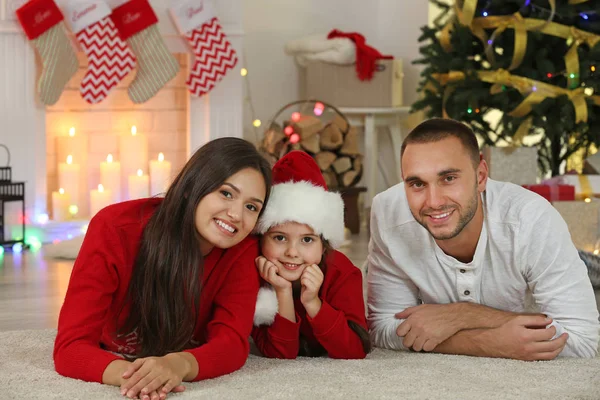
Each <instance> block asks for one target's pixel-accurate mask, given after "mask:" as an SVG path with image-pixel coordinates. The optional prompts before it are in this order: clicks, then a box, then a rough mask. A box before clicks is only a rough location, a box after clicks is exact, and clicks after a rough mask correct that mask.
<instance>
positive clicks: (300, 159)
mask: <svg viewBox="0 0 600 400" xmlns="http://www.w3.org/2000/svg"><path fill="white" fill-rule="evenodd" d="M273 185H274V186H273V188H272V190H271V196H270V199H269V205H268V206H267V207H266V209H265V210H264V213H263V215H262V216H261V218H260V219H259V222H258V224H257V227H256V230H257V231H258V233H260V234H262V235H263V236H262V239H261V250H262V256H260V257H258V258H257V259H256V266H257V268H258V271H259V273H260V276H261V277H262V279H263V280H264V281H265V282H266V283H267V285H265V287H262V288H261V289H260V292H259V295H258V300H257V304H256V312H255V316H254V325H255V326H254V328H253V330H252V338H253V339H254V342H255V344H256V346H257V347H258V349H259V350H260V352H261V353H262V354H263V355H265V356H267V357H274V358H296V357H297V356H320V355H324V354H327V355H329V357H331V358H347V359H350V358H364V357H365V356H366V354H367V353H369V352H370V350H371V342H370V340H369V335H368V331H367V323H366V319H365V305H364V300H363V285H362V274H361V271H360V270H359V269H358V268H356V267H355V266H354V265H353V264H352V262H351V261H350V260H349V259H348V258H347V257H346V256H344V255H343V254H342V253H340V252H339V251H337V250H335V248H337V247H338V246H339V245H340V244H341V243H342V241H343V240H344V202H343V201H342V197H341V196H340V194H339V193H333V192H329V191H328V190H327V185H326V183H325V180H324V179H323V175H322V174H321V171H320V169H319V167H318V165H317V164H316V162H315V161H314V160H313V158H312V157H311V156H309V155H308V154H307V153H304V152H302V151H292V152H290V153H288V154H287V155H285V156H284V157H283V158H281V159H280V160H279V161H278V162H277V163H276V164H275V165H274V167H273Z"/></svg>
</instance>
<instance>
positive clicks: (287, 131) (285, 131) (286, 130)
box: [283, 125, 294, 136]
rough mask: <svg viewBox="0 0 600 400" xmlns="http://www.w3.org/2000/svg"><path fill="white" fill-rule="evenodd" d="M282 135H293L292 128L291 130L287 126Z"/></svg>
mask: <svg viewBox="0 0 600 400" xmlns="http://www.w3.org/2000/svg"><path fill="white" fill-rule="evenodd" d="M283 133H285V134H286V135H288V136H290V135H291V134H292V133H294V128H292V127H291V126H289V125H288V126H286V127H285V129H284V130H283Z"/></svg>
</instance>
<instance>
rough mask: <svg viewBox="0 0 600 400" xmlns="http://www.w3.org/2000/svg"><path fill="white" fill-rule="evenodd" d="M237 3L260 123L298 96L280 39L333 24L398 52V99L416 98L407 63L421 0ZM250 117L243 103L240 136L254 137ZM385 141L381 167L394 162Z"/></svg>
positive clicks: (421, 16) (424, 10) (413, 50)
mask: <svg viewBox="0 0 600 400" xmlns="http://www.w3.org/2000/svg"><path fill="white" fill-rule="evenodd" d="M242 3H243V8H244V9H243V26H244V32H245V37H244V49H245V53H246V54H245V56H246V66H247V68H248V71H249V74H248V81H249V84H250V91H251V94H252V102H253V105H254V108H255V111H256V117H257V118H259V119H260V120H261V121H263V123H264V124H266V123H267V121H268V120H269V119H270V118H271V117H272V116H273V114H274V113H275V112H276V111H277V110H278V109H279V108H280V107H282V106H283V105H285V104H286V103H289V102H291V101H294V100H298V99H299V98H298V96H299V90H298V68H299V67H297V66H296V64H295V63H294V60H293V58H292V57H290V56H287V55H286V54H285V53H284V50H283V49H284V45H285V43H286V42H287V41H289V40H293V39H298V38H300V37H304V36H308V35H311V34H315V33H327V32H329V31H330V30H331V29H334V28H337V29H339V30H342V31H345V32H359V33H361V34H363V35H364V36H365V38H366V39H367V43H368V44H369V45H371V46H373V47H375V48H376V49H378V50H379V51H381V52H382V53H384V54H391V55H393V56H394V57H396V58H402V59H403V61H404V74H405V75H404V103H405V104H406V105H410V104H411V103H412V102H414V101H415V100H416V99H417V93H416V88H417V84H418V80H419V68H417V66H414V65H411V61H413V60H414V59H416V58H418V57H419V51H418V48H419V43H418V42H417V39H418V37H419V36H420V32H421V31H420V27H421V26H422V25H425V24H427V23H428V14H429V2H427V1H426V0H371V1H369V2H366V1H364V0H362V1H359V0H302V1H292V0H279V1H275V0H243V1H242ZM242 60H243V59H242ZM251 122H252V115H251V112H250V107H249V106H248V105H247V104H246V105H245V108H244V128H245V129H244V131H245V132H244V136H245V137H246V139H248V140H252V141H256V140H257V138H256V136H255V134H254V130H253V128H252V126H251ZM263 127H264V126H263ZM257 133H258V136H259V137H258V139H260V138H262V129H259V130H258V132H257ZM390 147H391V145H390V140H389V138H388V137H387V136H386V135H382V136H381V139H380V140H379V148H380V149H381V150H382V152H383V153H384V154H383V156H382V157H383V159H384V166H385V168H393V166H394V155H393V154H392V152H391V150H390ZM388 175H391V174H388ZM382 178H383V177H382V176H381V177H380V179H379V181H380V182H382V181H383V179H382ZM393 183H395V182H391V184H393ZM384 189H386V186H385V185H378V188H377V191H381V190H384Z"/></svg>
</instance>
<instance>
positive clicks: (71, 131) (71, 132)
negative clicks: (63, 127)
mask: <svg viewBox="0 0 600 400" xmlns="http://www.w3.org/2000/svg"><path fill="white" fill-rule="evenodd" d="M69 136H71V137H73V136H75V128H74V127H71V129H69Z"/></svg>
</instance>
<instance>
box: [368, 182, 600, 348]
mask: <svg viewBox="0 0 600 400" xmlns="http://www.w3.org/2000/svg"><path fill="white" fill-rule="evenodd" d="M482 201H483V208H484V209H483V210H484V223H483V229H482V231H481V235H480V237H479V241H478V243H477V249H476V250H475V255H474V257H473V260H472V261H471V262H470V263H467V264H465V263H462V262H460V261H458V260H456V259H455V258H453V257H451V256H448V255H447V254H445V253H444V252H443V251H442V250H441V249H440V247H439V246H438V245H437V244H436V242H435V240H434V239H433V237H432V236H431V234H430V233H429V232H428V231H427V230H426V229H425V228H423V227H422V226H421V225H420V224H419V223H418V222H417V221H416V220H415V219H414V217H413V216H412V214H411V213H410V209H409V206H408V202H407V199H406V192H405V188H404V184H403V183H400V184H398V185H395V186H393V187H391V188H390V189H388V190H386V191H385V192H383V193H381V194H379V195H377V196H376V197H375V198H374V200H373V204H372V209H371V240H370V242H369V256H368V322H369V330H370V333H371V338H372V340H373V342H374V344H375V345H376V346H379V347H384V348H388V349H397V350H399V349H404V346H403V345H402V340H403V338H400V337H398V336H397V335H396V328H397V327H398V326H399V325H400V323H401V322H402V320H399V319H396V318H395V317H394V314H396V313H398V312H400V311H402V310H404V309H406V308H408V307H412V306H415V305H418V304H419V300H420V301H422V302H423V303H425V304H448V303H455V302H472V303H478V304H482V305H485V306H489V307H493V308H496V309H499V310H504V311H511V312H516V313H520V312H525V311H526V310H525V308H526V297H527V294H528V290H529V291H530V292H531V293H530V294H532V295H533V300H534V302H535V305H537V307H538V309H539V311H540V312H541V313H544V314H546V315H548V316H549V317H551V318H552V319H553V320H554V322H555V325H556V328H557V333H561V332H567V333H568V334H569V338H568V340H567V344H566V345H565V348H564V349H563V351H562V352H561V354H560V355H561V356H571V357H594V356H595V355H596V353H597V350H598V337H599V333H600V324H599V322H598V310H597V308H596V301H595V297H594V292H593V289H592V285H591V283H590V280H589V277H588V275H587V269H586V267H585V265H584V263H583V261H581V259H580V258H579V255H578V253H577V250H576V248H575V246H574V245H573V242H572V241H571V236H570V234H569V231H568V228H567V225H566V224H565V222H564V220H563V219H562V217H561V216H560V214H559V213H558V212H557V211H556V209H555V208H554V207H553V206H552V205H551V204H550V203H548V202H547V201H546V200H545V199H543V198H542V197H540V196H538V195H537V194H535V193H533V192H531V191H529V190H526V189H523V188H521V187H520V186H517V185H514V184H511V183H504V182H497V181H493V180H491V179H488V181H487V187H486V191H485V192H484V193H483V195H482Z"/></svg>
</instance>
